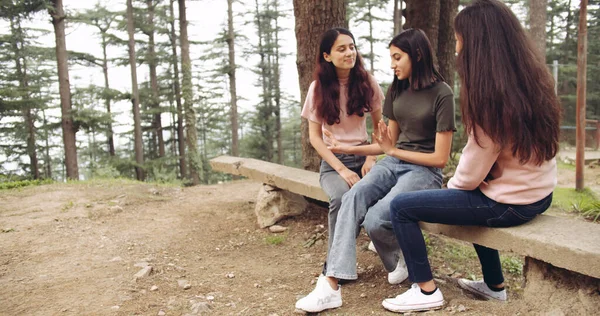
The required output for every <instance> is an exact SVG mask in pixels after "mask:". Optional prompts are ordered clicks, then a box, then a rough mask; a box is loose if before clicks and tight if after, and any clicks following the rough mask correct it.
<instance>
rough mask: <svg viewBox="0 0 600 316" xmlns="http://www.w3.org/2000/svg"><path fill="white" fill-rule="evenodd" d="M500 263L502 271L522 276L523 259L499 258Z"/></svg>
mask: <svg viewBox="0 0 600 316" xmlns="http://www.w3.org/2000/svg"><path fill="white" fill-rule="evenodd" d="M500 262H501V263H502V270H504V271H506V272H508V273H510V274H514V275H515V276H520V275H522V274H523V259H521V258H520V257H515V256H509V255H507V256H500Z"/></svg>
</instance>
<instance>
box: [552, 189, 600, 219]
mask: <svg viewBox="0 0 600 316" xmlns="http://www.w3.org/2000/svg"><path fill="white" fill-rule="evenodd" d="M552 205H553V206H554V207H557V208H560V209H562V210H563V211H566V212H576V213H580V214H581V215H582V216H583V217H585V218H587V219H590V220H592V221H597V220H598V219H599V218H600V199H598V197H596V195H595V194H594V193H593V192H592V191H591V190H590V189H588V188H586V189H584V190H583V191H576V190H575V189H568V188H556V189H555V190H554V196H553V199H552Z"/></svg>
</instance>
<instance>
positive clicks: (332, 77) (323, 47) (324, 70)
mask: <svg viewBox="0 0 600 316" xmlns="http://www.w3.org/2000/svg"><path fill="white" fill-rule="evenodd" d="M340 34H344V35H348V36H350V37H351V38H352V41H354V42H356V40H354V35H352V33H350V31H348V30H347V29H344V28H332V29H330V30H328V31H327V32H325V33H323V35H322V36H321V44H320V45H319V51H318V53H317V62H316V67H315V72H314V78H315V81H316V86H315V95H314V103H315V107H316V109H317V115H318V116H319V117H322V118H323V119H325V121H326V122H327V124H329V125H333V124H336V123H339V122H340V83H339V81H338V78H337V73H336V71H335V66H334V65H333V63H330V62H327V61H326V60H325V58H324V57H323V53H327V54H331V48H332V47H333V44H334V43H335V40H336V39H337V38H338V36H339V35H340ZM374 95H375V91H374V90H373V87H372V86H371V81H370V80H369V73H368V72H367V71H366V70H365V67H364V65H363V61H362V57H361V56H360V54H359V53H358V51H357V52H356V63H355V64H354V68H352V69H351V70H350V78H349V79H348V104H347V108H348V115H353V114H356V115H358V116H361V117H362V116H363V115H364V113H365V112H370V111H371V104H370V102H371V99H372V98H373V96H374Z"/></svg>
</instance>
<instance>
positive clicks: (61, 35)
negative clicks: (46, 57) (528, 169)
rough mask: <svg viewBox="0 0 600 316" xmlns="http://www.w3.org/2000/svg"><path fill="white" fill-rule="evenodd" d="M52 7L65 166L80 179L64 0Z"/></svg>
mask: <svg viewBox="0 0 600 316" xmlns="http://www.w3.org/2000/svg"><path fill="white" fill-rule="evenodd" d="M51 4H52V7H50V8H49V9H48V11H49V13H50V17H51V18H52V25H53V26H54V35H55V38H56V62H57V67H58V89H59V92H60V110H61V117H62V121H61V127H62V133H63V144H64V148H65V167H66V172H67V178H68V179H71V180H79V168H78V166H77V143H76V139H75V133H76V132H77V127H76V126H75V125H74V124H73V117H72V116H71V87H70V84H69V65H68V63H67V61H68V56H67V43H66V39H65V12H64V10H63V2H62V0H51Z"/></svg>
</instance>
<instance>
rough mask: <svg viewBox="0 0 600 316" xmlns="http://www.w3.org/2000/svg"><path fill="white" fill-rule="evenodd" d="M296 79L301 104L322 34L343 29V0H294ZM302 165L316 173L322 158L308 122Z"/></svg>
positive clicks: (306, 123) (303, 128)
mask: <svg viewBox="0 0 600 316" xmlns="http://www.w3.org/2000/svg"><path fill="white" fill-rule="evenodd" d="M294 17H295V24H296V46H297V60H296V65H297V67H298V77H299V81H300V105H301V106H302V105H303V104H304V99H306V92H307V91H308V87H309V86H310V83H311V81H312V79H313V77H312V73H313V69H314V67H315V61H316V60H315V57H316V56H317V51H318V50H319V41H320V39H321V35H322V34H323V33H324V32H325V31H327V30H328V29H330V28H332V27H339V26H346V24H347V23H346V5H345V1H344V0H320V1H314V0H294ZM301 130H302V135H301V140H302V166H303V168H304V169H307V170H312V171H318V170H319V163H320V160H321V158H320V157H319V155H318V154H317V152H316V151H315V149H314V148H313V147H312V146H311V144H310V142H309V139H308V122H307V121H306V119H302V123H301Z"/></svg>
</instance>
